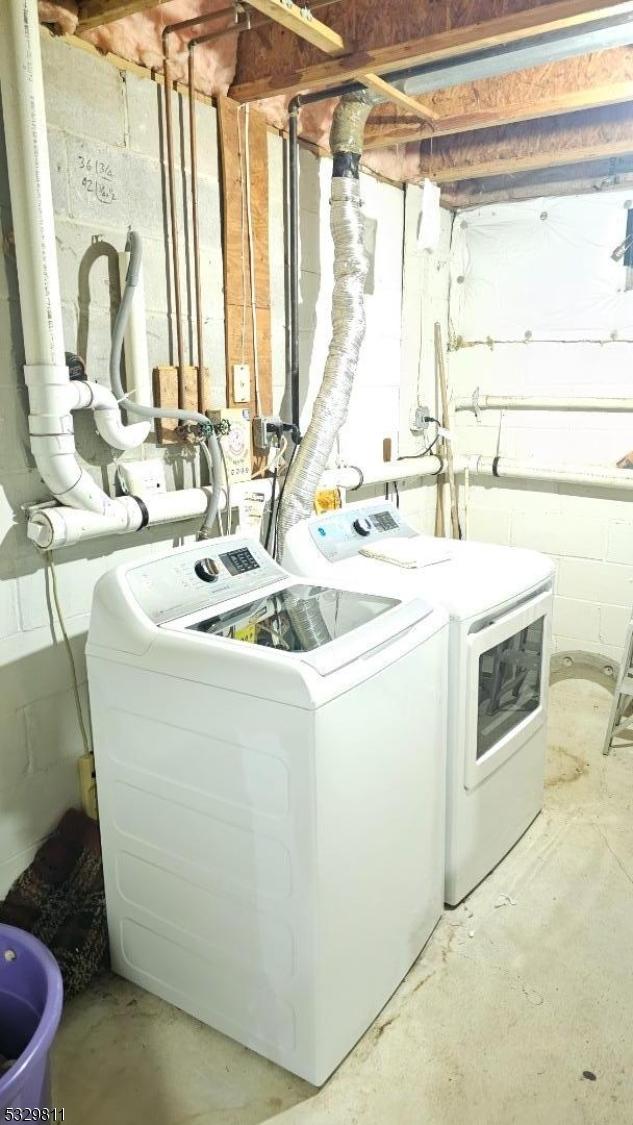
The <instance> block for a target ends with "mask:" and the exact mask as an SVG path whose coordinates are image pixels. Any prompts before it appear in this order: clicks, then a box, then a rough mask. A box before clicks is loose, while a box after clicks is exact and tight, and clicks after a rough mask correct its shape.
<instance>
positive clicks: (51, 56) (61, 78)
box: [42, 38, 125, 146]
mask: <svg viewBox="0 0 633 1125" xmlns="http://www.w3.org/2000/svg"><path fill="white" fill-rule="evenodd" d="M42 66H43V71H44V92H45V97H46V118H47V121H48V123H49V125H54V126H57V127H58V128H60V129H66V130H69V129H71V128H72V132H73V133H78V134H81V135H83V136H85V137H90V138H94V137H99V138H100V139H101V140H102V141H105V143H106V144H111V145H120V146H122V145H124V144H125V114H124V105H123V81H122V78H121V72H120V71H119V70H117V69H116V68H115V67H113V66H111V65H109V64H108V63H105V62H104V61H103V60H102V59H100V58H97V57H96V56H94V55H91V54H89V53H88V52H87V51H78V50H77V49H76V48H74V47H71V46H69V45H68V44H67V43H65V42H64V40H63V39H61V38H60V39H57V38H51V39H47V40H45V42H44V44H43V50H42ZM71 99H72V103H71V105H72V108H71V109H69V103H70V102H71Z"/></svg>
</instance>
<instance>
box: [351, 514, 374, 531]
mask: <svg viewBox="0 0 633 1125" xmlns="http://www.w3.org/2000/svg"><path fill="white" fill-rule="evenodd" d="M352 527H353V528H354V531H355V532H356V534H357V535H370V534H371V523H370V522H369V520H368V519H367V518H366V517H365V516H359V517H358V519H357V520H354V522H353V524H352Z"/></svg>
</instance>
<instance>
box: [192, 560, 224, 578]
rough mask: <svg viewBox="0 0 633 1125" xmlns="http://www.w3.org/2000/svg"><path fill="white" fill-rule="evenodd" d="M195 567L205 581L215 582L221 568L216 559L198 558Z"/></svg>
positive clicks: (199, 576)
mask: <svg viewBox="0 0 633 1125" xmlns="http://www.w3.org/2000/svg"><path fill="white" fill-rule="evenodd" d="M193 569H194V570H195V572H196V574H197V575H198V578H201V579H202V581H203V582H215V580H216V578H217V577H218V575H219V573H220V568H219V566H218V564H217V562H216V561H215V559H198V561H197V563H196V565H195V566H194V568H193Z"/></svg>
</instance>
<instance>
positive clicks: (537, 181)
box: [442, 155, 633, 209]
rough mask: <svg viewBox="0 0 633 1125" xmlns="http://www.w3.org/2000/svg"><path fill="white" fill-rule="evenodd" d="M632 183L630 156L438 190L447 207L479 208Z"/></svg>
mask: <svg viewBox="0 0 633 1125" xmlns="http://www.w3.org/2000/svg"><path fill="white" fill-rule="evenodd" d="M632 186H633V155H631V156H612V157H610V158H609V159H608V160H607V159H604V158H603V159H602V160H588V161H584V162H582V163H580V164H569V165H563V166H557V167H554V168H542V169H539V170H537V171H528V172H515V173H514V174H510V175H507V176H503V175H502V176H490V177H485V178H482V179H479V180H460V181H459V182H458V183H455V184H449V185H448V186H447V188H446V189H445V190H444V191H443V193H442V198H443V202H444V204H445V205H446V206H447V207H454V208H456V209H457V208H464V207H482V206H484V205H486V204H488V203H502V202H507V201H508V200H519V199H534V198H538V197H540V196H543V195H549V196H552V195H577V194H578V193H582V192H585V193H586V192H589V193H591V194H594V195H595V194H596V193H597V192H605V191H615V190H617V189H618V188H624V187H632Z"/></svg>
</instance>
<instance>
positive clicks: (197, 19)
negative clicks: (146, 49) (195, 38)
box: [162, 4, 235, 50]
mask: <svg viewBox="0 0 633 1125" xmlns="http://www.w3.org/2000/svg"><path fill="white" fill-rule="evenodd" d="M234 15H235V5H234V4H231V6H230V7H229V8H219V9H218V11H217V12H207V13H206V14H205V15H202V16H191V17H190V18H189V19H187V20H181V21H180V23H168V24H166V26H165V27H164V28H163V32H162V34H163V50H164V45H165V40H166V39H167V37H168V36H169V35H172V34H173V33H174V31H187V30H188V28H190V27H195V25H196V24H197V23H208V22H209V21H210V20H220V19H224V17H225V16H226V17H227V19H228V17H229V16H234Z"/></svg>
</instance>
